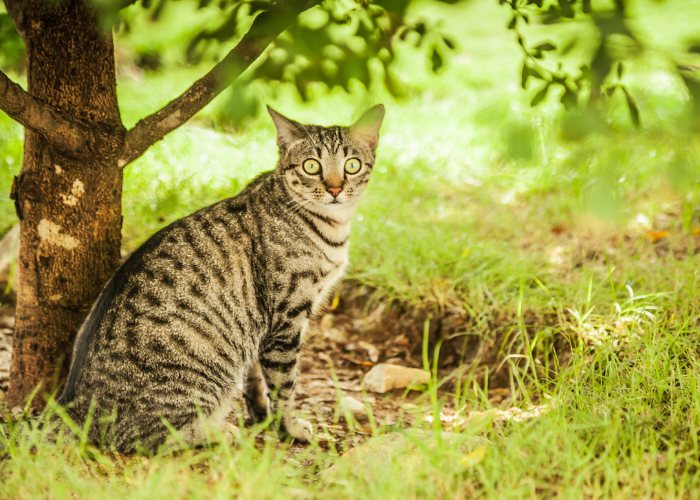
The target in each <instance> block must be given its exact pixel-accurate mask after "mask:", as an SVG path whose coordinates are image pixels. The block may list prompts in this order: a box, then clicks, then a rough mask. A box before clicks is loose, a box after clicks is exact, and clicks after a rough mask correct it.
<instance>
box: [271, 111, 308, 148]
mask: <svg viewBox="0 0 700 500" xmlns="http://www.w3.org/2000/svg"><path fill="white" fill-rule="evenodd" d="M267 112H268V113H270V116H271V117H272V121H273V122H274V124H275V127H276V128H277V144H278V145H279V146H285V145H288V144H291V143H292V142H294V141H297V140H299V139H301V138H302V137H304V126H303V125H302V124H301V123H298V122H295V121H294V120H290V119H289V118H287V117H286V116H283V115H281V114H280V113H278V112H277V111H275V110H274V109H272V108H271V107H270V106H268V107H267Z"/></svg>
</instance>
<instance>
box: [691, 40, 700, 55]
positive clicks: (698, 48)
mask: <svg viewBox="0 0 700 500" xmlns="http://www.w3.org/2000/svg"><path fill="white" fill-rule="evenodd" d="M688 52H690V53H691V54H700V42H696V43H693V44H692V45H691V46H690V47H688Z"/></svg>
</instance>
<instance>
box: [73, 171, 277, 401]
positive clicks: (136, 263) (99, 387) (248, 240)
mask: <svg viewBox="0 0 700 500" xmlns="http://www.w3.org/2000/svg"><path fill="white" fill-rule="evenodd" d="M265 181H266V178H265V176H262V177H261V178H258V179H257V180H256V181H254V182H253V183H252V184H251V185H249V186H248V188H246V189H245V190H244V191H243V192H241V193H240V194H239V195H238V196H237V197H235V198H231V199H227V200H223V201H221V202H219V203H216V204H214V205H211V206H209V207H206V208H204V209H202V210H199V211H197V212H195V213H193V214H191V215H190V216H187V217H185V218H183V219H180V220H178V221H176V222H174V223H173V224H171V225H169V226H167V227H166V228H164V229H162V230H161V231H159V232H158V233H156V234H155V235H153V236H152V237H151V238H150V239H149V240H148V241H147V242H146V243H144V244H143V245H142V246H141V247H140V248H139V249H138V250H137V251H136V252H134V253H133V254H132V255H131V256H130V257H129V259H127V261H126V262H125V263H124V264H123V265H122V266H121V268H120V269H119V270H118V271H117V272H116V273H115V275H114V276H113V278H112V279H111V280H110V281H109V283H108V284H107V286H106V287H105V289H104V290H103V292H102V293H101V295H100V296H99V298H98V300H97V302H96V303H95V305H94V306H93V309H92V310H91V312H90V314H89V315H88V318H87V319H86V321H85V323H84V324H83V326H82V328H81V330H80V332H79V334H78V337H77V339H76V344H75V348H74V351H73V361H72V365H71V370H70V373H69V377H68V381H67V384H66V387H65V389H64V392H63V394H62V395H61V397H60V401H61V402H63V403H66V402H70V401H73V400H74V399H75V397H76V394H77V393H78V392H84V393H86V394H87V393H90V394H92V395H94V394H95V393H99V392H100V391H105V390H108V389H109V388H111V387H122V388H123V387H135V386H138V385H141V383H143V384H144V385H145V384H149V383H152V382H153V378H154V375H155V377H156V378H158V376H159V372H162V376H161V378H163V377H165V370H166V369H167V366H166V365H169V366H170V367H171V368H172V367H174V366H177V365H178V364H180V365H188V366H190V368H191V369H193V370H194V369H196V371H197V372H198V373H200V376H204V375H206V376H207V378H212V375H211V374H212V373H215V374H216V376H217V377H218V378H220V379H222V383H223V379H225V378H226V377H227V376H229V375H230V373H228V370H226V369H225V368H224V367H225V366H226V364H227V362H230V361H232V360H230V359H226V358H230V357H231V354H230V352H231V351H232V349H237V350H241V349H243V348H244V347H241V346H233V345H231V343H230V342H229V341H230V339H229V338H227V337H223V336H222V335H221V332H231V333H234V332H236V331H238V330H241V329H245V328H250V327H251V326H252V325H251V322H256V321H260V320H261V318H260V317H259V315H256V313H255V310H256V307H254V306H255V304H254V302H255V300H256V296H255V294H256V291H255V283H254V276H253V270H252V268H251V255H252V254H253V252H254V251H255V249H254V247H255V239H256V235H255V234H253V231H254V226H255V225H256V219H257V218H258V217H256V215H255V213H256V211H257V210H259V207H258V206H257V202H256V201H255V191H256V190H258V189H259V188H260V186H261V184H263V183H265ZM196 364H199V365H200V366H199V367H198V368H197V367H195V366H194V365H196ZM217 369H218V373H217ZM110 392H114V393H115V394H116V393H117V392H118V391H117V390H116V389H114V390H112V391H110Z"/></svg>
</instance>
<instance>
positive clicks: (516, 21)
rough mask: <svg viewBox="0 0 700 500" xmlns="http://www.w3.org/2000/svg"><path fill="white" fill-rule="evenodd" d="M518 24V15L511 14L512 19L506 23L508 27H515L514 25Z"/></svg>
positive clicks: (510, 28)
mask: <svg viewBox="0 0 700 500" xmlns="http://www.w3.org/2000/svg"><path fill="white" fill-rule="evenodd" d="M517 25H518V16H517V15H515V14H513V19H511V20H510V22H509V23H508V29H509V30H512V29H515V27H516V26H517Z"/></svg>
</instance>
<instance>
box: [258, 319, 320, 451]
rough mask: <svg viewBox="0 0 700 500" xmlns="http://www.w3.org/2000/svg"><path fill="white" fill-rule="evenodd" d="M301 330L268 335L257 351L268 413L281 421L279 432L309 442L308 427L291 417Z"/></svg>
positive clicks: (302, 420)
mask: <svg viewBox="0 0 700 500" xmlns="http://www.w3.org/2000/svg"><path fill="white" fill-rule="evenodd" d="M301 338H302V329H294V330H285V331H281V332H277V333H276V334H274V335H272V336H270V338H269V339H268V340H267V342H264V343H263V345H262V347H261V350H260V366H261V368H262V372H263V375H264V378H265V382H266V383H267V387H268V390H269V394H270V411H271V412H272V414H277V413H278V412H279V413H280V415H281V418H282V428H281V431H282V432H285V433H287V434H288V435H289V436H290V437H293V438H294V439H297V440H299V441H304V442H308V441H310V440H311V435H312V431H311V424H310V423H309V422H308V421H306V420H304V419H302V418H299V417H296V416H295V415H294V384H295V381H296V374H297V362H298V359H299V349H300V344H301Z"/></svg>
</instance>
